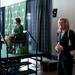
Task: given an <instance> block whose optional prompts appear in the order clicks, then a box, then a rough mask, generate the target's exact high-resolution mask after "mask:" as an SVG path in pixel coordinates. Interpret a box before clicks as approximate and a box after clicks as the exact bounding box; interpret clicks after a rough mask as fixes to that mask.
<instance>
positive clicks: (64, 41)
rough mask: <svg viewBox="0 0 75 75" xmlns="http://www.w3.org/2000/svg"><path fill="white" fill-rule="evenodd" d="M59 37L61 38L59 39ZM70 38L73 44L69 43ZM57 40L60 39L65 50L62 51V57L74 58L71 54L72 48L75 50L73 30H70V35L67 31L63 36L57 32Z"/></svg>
mask: <svg viewBox="0 0 75 75" xmlns="http://www.w3.org/2000/svg"><path fill="white" fill-rule="evenodd" d="M58 39H59V40H58ZM69 40H70V42H71V45H69ZM57 41H60V45H62V46H63V48H64V51H62V52H61V53H60V57H61V58H68V59H70V58H73V56H72V55H71V54H70V51H71V50H75V33H74V31H72V30H69V37H68V31H66V32H65V33H64V35H63V37H62V38H60V33H57Z"/></svg>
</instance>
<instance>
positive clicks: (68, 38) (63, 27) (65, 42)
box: [55, 17, 75, 75]
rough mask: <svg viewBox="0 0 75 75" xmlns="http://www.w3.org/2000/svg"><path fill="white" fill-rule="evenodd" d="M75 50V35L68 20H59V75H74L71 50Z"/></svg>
mask: <svg viewBox="0 0 75 75" xmlns="http://www.w3.org/2000/svg"><path fill="white" fill-rule="evenodd" d="M74 49H75V33H74V31H73V30H71V29H70V27H69V21H68V19H67V18H64V17H61V18H59V20H58V30H57V44H56V46H55V50H56V52H58V55H59V56H58V61H59V62H58V75H72V69H73V55H71V54H70V52H71V50H74Z"/></svg>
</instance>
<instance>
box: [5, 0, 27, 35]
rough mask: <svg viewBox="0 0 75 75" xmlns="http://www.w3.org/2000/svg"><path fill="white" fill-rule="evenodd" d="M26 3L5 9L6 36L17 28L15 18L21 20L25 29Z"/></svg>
mask: <svg viewBox="0 0 75 75" xmlns="http://www.w3.org/2000/svg"><path fill="white" fill-rule="evenodd" d="M25 14H26V2H25V1H24V2H20V3H16V4H13V5H10V6H7V7H5V35H9V34H10V33H11V32H12V31H13V29H14V26H15V18H16V17H20V18H21V24H22V25H23V27H24V29H25Z"/></svg>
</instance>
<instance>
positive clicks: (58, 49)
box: [55, 44, 64, 53]
mask: <svg viewBox="0 0 75 75" xmlns="http://www.w3.org/2000/svg"><path fill="white" fill-rule="evenodd" d="M55 50H56V51H57V52H58V53H61V52H62V51H63V50H64V49H63V46H62V45H60V44H57V45H56V46H55Z"/></svg>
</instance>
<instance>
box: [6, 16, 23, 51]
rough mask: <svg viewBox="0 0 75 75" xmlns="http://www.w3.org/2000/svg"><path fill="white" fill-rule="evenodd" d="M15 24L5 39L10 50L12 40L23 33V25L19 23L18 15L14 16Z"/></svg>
mask: <svg viewBox="0 0 75 75" xmlns="http://www.w3.org/2000/svg"><path fill="white" fill-rule="evenodd" d="M15 21H16V26H15V28H14V30H13V33H11V34H10V35H9V37H8V38H7V39H6V42H7V45H8V50H10V51H12V49H13V48H12V42H13V40H14V39H15V38H16V37H17V36H20V35H21V34H22V33H23V26H22V25H21V19H20V18H19V17H17V18H15Z"/></svg>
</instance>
